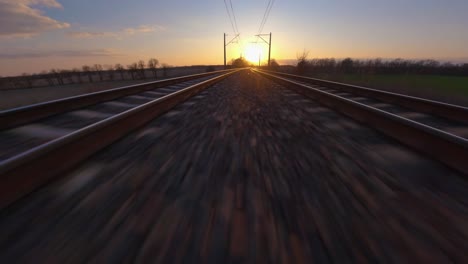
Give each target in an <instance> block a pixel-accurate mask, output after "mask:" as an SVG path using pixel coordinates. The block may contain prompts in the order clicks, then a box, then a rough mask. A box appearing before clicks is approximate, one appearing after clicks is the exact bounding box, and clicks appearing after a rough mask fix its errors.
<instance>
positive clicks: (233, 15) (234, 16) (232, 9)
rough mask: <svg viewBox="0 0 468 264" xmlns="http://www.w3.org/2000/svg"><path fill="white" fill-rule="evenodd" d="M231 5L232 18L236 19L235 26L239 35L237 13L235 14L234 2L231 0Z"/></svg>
mask: <svg viewBox="0 0 468 264" xmlns="http://www.w3.org/2000/svg"><path fill="white" fill-rule="evenodd" d="M229 3H230V4H231V13H232V17H233V18H234V26H235V27H236V32H235V33H236V34H239V28H238V27H237V20H236V13H235V12H234V8H233V7H232V0H229Z"/></svg>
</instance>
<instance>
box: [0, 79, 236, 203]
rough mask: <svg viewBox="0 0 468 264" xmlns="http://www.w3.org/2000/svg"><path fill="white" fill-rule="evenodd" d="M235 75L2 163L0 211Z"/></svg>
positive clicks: (103, 122) (175, 94)
mask: <svg viewBox="0 0 468 264" xmlns="http://www.w3.org/2000/svg"><path fill="white" fill-rule="evenodd" d="M235 72H237V71H229V72H227V73H224V74H223V75H220V76H217V77H214V78H212V79H209V80H206V81H203V82H201V83H198V84H195V85H192V86H190V87H187V88H184V89H182V90H179V91H177V92H174V93H171V94H169V95H166V96H163V97H160V98H158V99H155V100H153V101H151V102H148V103H145V104H143V105H140V106H138V107H135V108H133V109H130V110H127V111H125V112H123V113H120V114H118V115H115V116H112V117H109V118H107V119H105V120H102V121H100V122H98V123H95V124H92V125H89V126H87V127H85V128H82V129H80V130H77V131H75V132H73V133H71V134H68V135H66V136H63V137H61V138H58V139H55V140H53V141H50V142H48V143H46V144H44V145H41V146H38V147H36V148H33V149H31V150H29V151H27V152H24V153H22V154H20V155H17V156H15V157H12V158H10V159H7V160H5V161H3V162H0V181H1V184H0V209H2V208H5V207H6V206H8V205H9V204H11V203H12V202H14V201H16V200H18V199H20V198H21V197H23V196H25V195H26V194H28V193H30V192H32V191H33V190H35V189H37V188H38V187H40V186H42V185H43V184H45V183H47V182H48V181H50V180H51V179H53V178H54V177H57V176H58V175H59V174H60V173H63V172H65V171H67V170H69V169H71V168H73V167H74V166H76V165H78V164H79V163H80V162H81V161H83V160H85V159H86V158H88V157H90V156H91V155H93V154H94V153H96V152H97V151H99V150H101V149H103V148H104V147H106V146H108V145H110V144H112V143H113V142H115V141H117V140H119V139H120V138H122V137H123V136H125V135H127V134H128V133H130V132H131V131H133V130H135V129H137V128H139V127H141V126H143V125H144V124H146V123H148V122H149V121H151V120H153V119H154V118H156V117H158V116H160V115H162V114H163V113H165V112H167V111H168V110H170V109H171V108H173V107H175V106H176V105H178V104H180V103H182V102H184V101H186V100H187V99H189V98H190V97H192V96H194V95H195V94H197V93H199V92H200V91H202V90H204V89H206V88H207V87H209V86H211V85H213V84H214V83H216V82H219V81H221V80H223V79H224V78H226V77H228V76H230V75H232V74H234V73H235Z"/></svg>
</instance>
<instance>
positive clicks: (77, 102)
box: [0, 70, 232, 130]
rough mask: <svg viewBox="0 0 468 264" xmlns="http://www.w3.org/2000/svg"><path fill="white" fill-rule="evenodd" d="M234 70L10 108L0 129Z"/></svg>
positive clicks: (0, 117) (0, 114) (3, 113)
mask: <svg viewBox="0 0 468 264" xmlns="http://www.w3.org/2000/svg"><path fill="white" fill-rule="evenodd" d="M229 71H232V70H222V71H214V72H208V73H200V74H193V75H187V76H182V77H177V78H171V79H166V80H161V81H154V82H147V83H141V84H135V85H129V86H124V87H118V88H113V89H109V90H105V91H100V92H94V93H88V94H83V95H77V96H72V97H67V98H63V99H58V100H53V101H48V102H43V103H38V104H33V105H28V106H23V107H18V108H13V109H10V110H5V111H0V130H3V129H8V128H13V127H16V126H20V125H24V124H27V123H30V122H33V121H36V120H39V119H42V118H45V117H49V116H53V115H56V114H59V113H63V112H67V111H71V110H76V109H79V108H82V107H86V106H90V105H94V104H98V103H101V102H106V101H111V100H115V99H117V98H120V97H124V96H128V95H133V94H137V93H140V92H144V91H148V90H153V89H156V88H161V87H165V86H169V85H173V84H177V83H181V82H185V81H190V80H194V79H197V78H202V77H206V76H209V75H213V74H217V73H223V72H229Z"/></svg>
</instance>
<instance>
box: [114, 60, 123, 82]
mask: <svg viewBox="0 0 468 264" xmlns="http://www.w3.org/2000/svg"><path fill="white" fill-rule="evenodd" d="M114 68H115V70H116V71H118V72H119V73H120V79H122V81H123V80H125V78H124V72H125V68H124V66H123V65H122V64H120V63H117V64H115V66H114Z"/></svg>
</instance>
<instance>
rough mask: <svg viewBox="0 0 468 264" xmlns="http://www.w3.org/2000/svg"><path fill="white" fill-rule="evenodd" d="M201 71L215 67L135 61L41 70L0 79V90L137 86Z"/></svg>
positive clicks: (214, 68)
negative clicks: (192, 69)
mask: <svg viewBox="0 0 468 264" xmlns="http://www.w3.org/2000/svg"><path fill="white" fill-rule="evenodd" d="M191 67H192V68H201V69H200V70H199V71H197V73H198V72H199V73H201V72H205V71H213V70H216V69H217V68H218V67H214V66H212V67H211V68H210V66H187V67H171V66H169V65H168V64H167V63H161V64H160V63H159V60H157V59H155V58H150V59H149V60H148V61H144V60H139V61H137V62H134V63H131V64H128V65H122V64H120V63H116V64H114V65H101V64H93V65H83V66H81V67H80V68H73V69H56V68H52V69H50V70H44V71H42V72H40V73H35V74H27V73H24V74H22V75H20V76H15V77H3V78H1V77H0V90H1V89H3V90H8V89H27V88H36V87H52V86H57V87H59V86H64V85H73V84H75V85H83V84H91V83H102V82H115V81H119V82H122V83H125V82H128V83H138V82H142V81H145V80H155V79H158V78H167V77H175V76H178V75H180V74H176V73H172V74H171V73H170V72H172V71H174V72H175V71H180V70H179V69H180V68H191ZM180 72H181V73H182V74H183V73H184V72H188V73H187V74H193V71H180Z"/></svg>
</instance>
